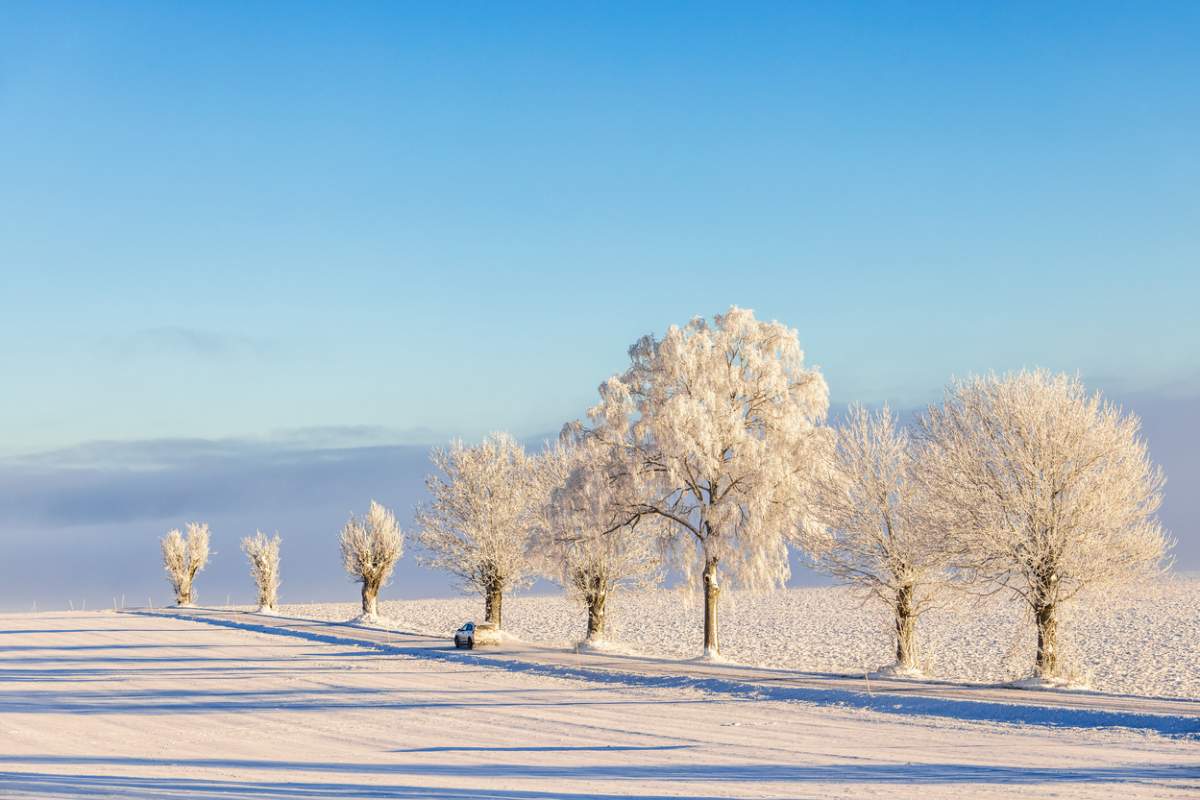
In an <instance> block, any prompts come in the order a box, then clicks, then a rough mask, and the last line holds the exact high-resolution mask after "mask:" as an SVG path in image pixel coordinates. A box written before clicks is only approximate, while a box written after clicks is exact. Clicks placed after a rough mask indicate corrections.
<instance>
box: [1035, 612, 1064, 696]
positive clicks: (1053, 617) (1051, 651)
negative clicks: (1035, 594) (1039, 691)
mask: <svg viewBox="0 0 1200 800" xmlns="http://www.w3.org/2000/svg"><path fill="white" fill-rule="evenodd" d="M1033 616H1034V621H1035V622H1036V623H1037V674H1038V677H1041V678H1053V677H1055V676H1057V675H1058V674H1059V670H1060V668H1061V664H1059V659H1058V613H1057V608H1056V607H1055V605H1054V604H1053V603H1047V604H1045V605H1041V606H1038V607H1036V608H1034V610H1033Z"/></svg>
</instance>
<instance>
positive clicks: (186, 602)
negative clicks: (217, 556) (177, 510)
mask: <svg viewBox="0 0 1200 800" xmlns="http://www.w3.org/2000/svg"><path fill="white" fill-rule="evenodd" d="M160 543H161V545H162V556H163V567H164V568H165V569H166V571H167V579H168V580H169V581H170V582H171V588H172V589H174V590H175V605H177V606H190V605H192V603H193V602H194V601H195V592H194V590H193V588H192V583H193V582H194V581H195V579H196V573H197V572H199V571H200V570H202V569H204V567H205V566H206V565H207V564H208V525H207V524H206V523H202V522H189V523H188V524H187V536H186V538H185V537H184V535H183V534H181V533H180V532H179V529H178V528H175V529H173V530H171V531H169V532H168V533H167V535H166V536H164V537H163V538H162V540H161V542H160Z"/></svg>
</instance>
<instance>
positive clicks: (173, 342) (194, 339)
mask: <svg viewBox="0 0 1200 800" xmlns="http://www.w3.org/2000/svg"><path fill="white" fill-rule="evenodd" d="M117 349H118V352H119V353H120V355H122V356H123V357H125V358H141V357H161V356H172V357H179V356H184V357H190V358H198V359H221V358H231V357H241V358H265V357H267V356H269V355H272V354H273V353H275V352H276V349H277V348H276V347H275V346H274V345H272V344H271V343H270V342H268V341H266V340H263V339H257V338H254V337H251V336H242V335H239V334H234V333H226V332H222V331H212V330H205V329H202V328H188V327H183V326H178V325H165V326H160V327H156V328H143V329H141V330H138V331H134V332H133V333H131V334H129V335H128V336H126V337H125V338H124V339H122V340H121V341H120V342H119V344H118V347H117Z"/></svg>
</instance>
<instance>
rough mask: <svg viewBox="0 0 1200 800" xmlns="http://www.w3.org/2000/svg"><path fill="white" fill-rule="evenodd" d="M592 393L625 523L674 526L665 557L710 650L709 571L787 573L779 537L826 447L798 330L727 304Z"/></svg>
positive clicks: (814, 382) (755, 575) (741, 576)
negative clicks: (624, 474) (623, 481)
mask: <svg viewBox="0 0 1200 800" xmlns="http://www.w3.org/2000/svg"><path fill="white" fill-rule="evenodd" d="M629 355H630V360H631V362H632V363H631V366H630V367H629V369H628V370H627V371H626V372H625V373H624V374H623V375H621V376H618V377H613V378H610V379H609V380H608V381H607V382H605V383H604V384H603V385H601V387H600V394H601V400H600V403H599V404H598V405H597V406H596V407H594V408H593V409H592V410H591V412H590V413H591V417H592V420H593V430H594V431H595V433H596V435H597V436H599V437H601V439H602V440H603V441H605V442H607V443H610V444H612V445H614V446H618V447H620V448H622V449H623V451H624V456H623V457H624V460H625V462H626V464H627V470H628V472H629V473H630V475H631V477H630V478H629V479H628V480H627V485H628V486H630V487H631V488H633V489H634V495H633V496H630V497H628V498H626V502H627V504H628V512H629V516H628V517H627V519H628V520H629V521H631V522H632V521H636V520H637V519H639V518H642V517H651V516H653V517H659V518H661V519H662V520H664V521H667V522H669V523H671V525H670V530H671V532H672V534H671V535H670V536H669V537H668V539H667V542H666V545H667V550H666V554H667V557H668V559H669V561H670V563H671V564H672V565H673V566H675V567H677V568H678V569H679V570H680V571H681V572H682V573H683V575H684V577H685V578H686V579H687V580H689V581H694V580H695V579H696V578H697V577H699V579H700V583H701V586H702V589H703V593H704V652H705V655H706V656H710V657H715V656H717V655H718V651H719V647H718V638H717V604H718V598H719V596H720V591H721V587H720V582H719V577H718V567H720V568H723V569H725V570H726V571H727V572H728V573H730V574H731V575H732V577H733V578H734V579H735V580H737V581H738V582H740V583H741V584H743V585H745V586H747V587H750V588H758V587H763V588H766V587H769V586H777V585H781V584H782V583H784V582H785V581H786V580H787V577H788V575H789V568H788V555H787V543H786V537H787V531H789V530H791V529H793V528H794V526H795V521H796V518H797V515H798V514H799V513H801V511H802V507H803V502H804V500H803V490H802V488H801V487H802V486H803V483H804V481H805V480H806V479H807V478H808V476H809V473H810V472H811V471H812V469H813V467H814V466H815V464H816V458H817V456H818V455H819V453H820V452H822V450H823V449H824V448H825V447H827V446H828V441H829V437H828V431H827V429H825V428H824V427H823V425H822V424H821V423H822V421H823V419H824V417H825V414H826V412H827V411H828V408H829V390H828V388H827V387H826V385H825V379H824V378H822V377H821V374H820V373H819V372H817V371H816V370H813V369H809V368H806V367H805V366H804V353H803V351H802V350H801V349H800V343H799V340H798V337H797V334H796V331H795V330H793V329H790V328H787V327H786V326H784V325H782V324H780V323H778V322H759V321H758V320H756V319H755V318H754V313H753V312H752V311H748V310H746V309H741V308H737V307H736V306H735V307H732V308H730V309H729V311H728V312H726V313H725V314H718V315H716V317H714V319H713V322H712V324H711V325H710V324H709V323H708V322H707V321H706V320H704V319H703V318H700V317H697V318H695V319H693V320H692V321H691V322H689V323H688V324H687V325H685V326H683V327H682V328H680V327H676V326H671V327H670V328H669V329H668V330H667V333H666V335H665V336H664V337H663V338H662V339H661V340H656V339H654V337H652V336H645V337H643V338H642V339H641V340H639V341H638V342H637V343H635V344H634V345H633V346H632V347H631V348H630V350H629Z"/></svg>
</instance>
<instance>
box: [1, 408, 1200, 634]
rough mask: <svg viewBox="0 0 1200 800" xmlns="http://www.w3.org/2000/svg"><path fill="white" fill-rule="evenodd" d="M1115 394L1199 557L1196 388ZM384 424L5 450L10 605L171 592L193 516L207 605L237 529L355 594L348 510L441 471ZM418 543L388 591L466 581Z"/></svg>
mask: <svg viewBox="0 0 1200 800" xmlns="http://www.w3.org/2000/svg"><path fill="white" fill-rule="evenodd" d="M1115 399H1117V400H1118V401H1119V402H1122V403H1123V404H1124V405H1125V406H1126V407H1127V408H1129V409H1131V410H1133V411H1135V412H1136V413H1138V414H1140V415H1141V417H1142V420H1143V425H1144V432H1145V435H1146V436H1147V438H1148V440H1149V442H1150V446H1151V452H1152V455H1153V457H1154V459H1155V460H1156V461H1157V462H1158V463H1159V464H1161V465H1162V466H1163V468H1164V469H1165V470H1166V473H1167V478H1168V484H1167V496H1166V502H1165V503H1164V506H1163V509H1162V512H1161V518H1162V520H1163V522H1164V524H1165V525H1166V526H1167V528H1168V529H1169V530H1170V531H1171V533H1172V534H1173V535H1174V536H1175V537H1176V538H1177V539H1178V546H1177V548H1176V551H1175V556H1176V565H1177V568H1178V569H1181V570H1196V569H1200V540H1197V537H1196V534H1195V531H1196V529H1197V526H1198V524H1200V492H1197V482H1198V479H1200V454H1198V452H1197V451H1198V449H1200V448H1198V444H1200V442H1198V439H1200V437H1198V436H1197V427H1198V425H1200V422H1197V420H1200V397H1196V396H1186V397H1183V396H1167V395H1154V394H1148V393H1143V394H1130V395H1128V396H1125V397H1119V398H1115ZM905 416H907V415H905ZM376 435H377V434H376V432H374V431H371V430H367V429H333V428H329V429H317V430H314V431H297V432H293V433H292V434H290V435H288V436H284V437H272V438H266V439H255V440H237V439H230V440H218V441H213V440H196V439H179V440H157V441H146V442H133V443H116V442H114V443H103V442H101V443H90V444H87V445H83V446H80V447H77V448H71V449H67V450H60V451H55V452H50V453H42V454H38V455H35V456H25V457H10V458H5V459H0V609H3V610H9V611H14V610H23V609H29V608H30V607H32V605H33V604H34V603H35V602H36V603H37V605H38V607H39V608H65V607H66V606H67V604H68V601H71V602H73V603H74V604H75V605H76V607H78V606H79V605H80V604H81V603H82V602H84V601H85V600H86V602H87V605H88V607H89V608H96V607H107V606H110V605H111V604H112V602H113V598H116V600H117V602H120V599H121V596H122V595H124V596H125V601H126V603H127V604H129V605H144V604H146V603H147V601H148V599H150V600H152V601H153V602H154V603H155V604H156V605H161V604H165V603H167V602H169V600H170V599H171V598H170V596H169V587H168V586H167V583H166V580H165V578H164V577H163V574H162V568H161V565H160V563H159V555H158V539H159V537H161V536H162V535H163V534H164V533H165V532H166V531H167V530H168V529H169V528H172V527H177V526H182V525H183V523H185V522H187V521H189V520H204V521H207V522H209V523H210V525H211V526H212V531H213V549H214V551H215V554H214V556H213V559H212V563H211V565H210V567H209V568H208V570H206V571H205V572H204V573H202V574H201V576H200V577H199V578H198V580H197V588H198V592H199V601H200V602H201V603H224V602H225V600H226V597H227V596H228V597H230V598H231V599H232V600H233V601H234V602H247V603H248V602H250V601H251V600H252V598H253V590H252V587H251V584H250V581H249V578H248V576H247V571H246V566H245V559H244V557H243V556H242V554H241V552H240V550H239V549H238V542H239V541H240V539H241V537H243V536H245V535H248V534H252V533H253V532H254V531H255V529H258V528H261V529H262V530H264V531H266V532H268V533H271V532H275V531H278V532H279V533H280V534H281V536H282V537H283V586H282V588H281V590H280V597H281V600H282V601H283V602H285V603H286V602H301V601H328V600H346V601H353V600H355V599H356V598H357V591H356V587H355V586H354V585H353V584H351V583H350V582H349V580H348V579H347V578H346V577H345V576H344V575H343V574H342V572H341V567H340V565H339V563H338V559H337V543H336V536H337V532H338V530H339V529H340V527H341V525H342V523H343V522H345V520H346V517H347V516H348V515H349V514H350V513H351V512H352V511H354V512H356V513H361V512H362V511H363V510H365V508H366V506H367V504H368V502H369V501H370V500H372V499H375V500H378V501H379V502H381V503H384V504H385V505H387V506H389V507H391V508H393V509H394V510H395V511H396V513H397V516H398V517H399V518H400V520H401V523H402V524H403V525H405V526H406V527H408V528H411V522H412V519H411V518H412V509H413V507H414V505H415V504H416V503H417V502H418V501H420V500H422V499H423V498H424V496H425V490H424V482H423V481H424V476H425V475H426V473H428V472H429V471H430V470H431V466H430V464H429V461H428V450H429V447H428V445H425V444H375V445H372V444H363V443H362V441H364V440H370V439H371V438H372V437H373V436H376ZM547 438H548V437H547ZM344 442H350V444H342V443H344ZM527 444H529V445H530V446H535V445H536V444H537V443H536V442H527ZM415 551H416V546H415V543H414V542H412V541H411V538H410V542H409V545H408V552H407V553H406V555H405V558H404V560H403V561H402V563H401V566H400V567H399V568H398V569H397V572H396V576H395V578H394V580H393V582H392V585H391V586H389V587H387V588H386V589H385V590H384V594H383V596H384V597H385V598H388V597H410V598H411V597H429V596H440V595H448V594H451V593H454V592H455V587H454V586H453V584H452V583H451V579H450V578H449V576H446V575H444V574H441V573H437V572H433V571H431V570H427V569H424V568H422V567H420V566H418V565H417V563H416V560H415V558H414V555H415ZM813 582H824V581H823V580H822V579H820V578H817V577H816V576H813V575H811V574H810V573H808V572H806V571H804V570H799V569H798V570H796V573H795V576H794V578H793V583H805V584H806V583H813ZM540 588H541V589H545V588H547V587H546V585H544V584H543V585H542V586H541V587H540Z"/></svg>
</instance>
